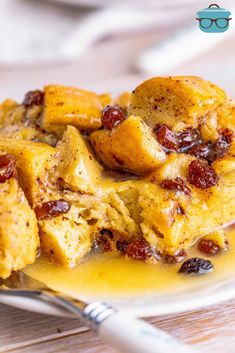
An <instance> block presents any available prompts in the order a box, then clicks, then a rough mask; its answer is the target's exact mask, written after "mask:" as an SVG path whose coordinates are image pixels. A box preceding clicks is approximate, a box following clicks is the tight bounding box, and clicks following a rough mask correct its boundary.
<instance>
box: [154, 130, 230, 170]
mask: <svg viewBox="0 0 235 353" xmlns="http://www.w3.org/2000/svg"><path fill="white" fill-rule="evenodd" d="M154 131H155V134H156V138H157V141H158V142H159V144H160V145H162V147H163V149H164V150H165V151H166V152H172V151H174V152H178V153H188V154H191V155H194V156H196V157H199V158H203V159H206V160H207V161H208V163H210V164H211V163H212V162H214V161H215V160H216V159H218V158H222V157H224V156H225V154H226V153H227V151H228V147H229V145H230V144H231V142H232V140H233V137H234V133H233V131H231V130H230V129H224V130H222V131H221V132H220V137H219V138H218V140H217V141H215V142H211V141H208V142H207V143H204V142H203V141H202V138H201V135H200V132H199V130H198V129H193V128H187V129H186V130H184V131H182V132H180V133H175V132H173V131H172V130H171V129H170V128H169V127H168V126H167V125H165V124H159V125H157V126H156V128H155V129H154Z"/></svg>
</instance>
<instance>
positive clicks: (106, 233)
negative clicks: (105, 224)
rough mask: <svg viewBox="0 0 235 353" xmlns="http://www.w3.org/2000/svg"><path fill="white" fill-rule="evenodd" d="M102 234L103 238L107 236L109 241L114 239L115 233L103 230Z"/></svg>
mask: <svg viewBox="0 0 235 353" xmlns="http://www.w3.org/2000/svg"><path fill="white" fill-rule="evenodd" d="M100 234H101V235H103V236H106V237H107V238H109V239H113V237H114V235H113V232H112V231H111V230H110V229H106V228H104V229H102V230H101V231H100Z"/></svg>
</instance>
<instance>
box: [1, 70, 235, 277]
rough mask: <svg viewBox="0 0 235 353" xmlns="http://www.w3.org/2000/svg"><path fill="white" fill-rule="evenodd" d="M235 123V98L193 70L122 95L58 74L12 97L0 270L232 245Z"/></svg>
mask: <svg viewBox="0 0 235 353" xmlns="http://www.w3.org/2000/svg"><path fill="white" fill-rule="evenodd" d="M234 134H235V102H234V101H232V100H231V99H230V98H228V97H227V96H226V94H225V92H224V91H223V90H222V89H221V88H219V87H217V86H216V85H214V84H212V83H211V82H208V81H206V80H203V79H202V78H199V77H193V76H179V77H155V78H152V79H149V80H147V81H145V82H143V83H142V84H141V85H140V86H138V87H137V88H136V89H134V90H133V92H132V93H128V92H125V93H123V94H121V95H120V96H119V97H117V98H115V99H113V98H112V97H111V96H110V95H109V94H101V95H98V94H96V93H93V92H89V91H85V90H82V89H78V88H73V87H65V86H61V85H49V86H46V87H45V88H44V90H43V91H40V90H35V91H30V92H28V93H27V94H26V95H25V97H24V99H23V101H22V103H17V102H15V101H13V100H10V99H7V100H5V101H4V102H3V103H2V105H1V106H0V189H1V194H0V200H1V202H0V208H1V212H0V250H1V252H0V263H1V266H0V276H1V277H4V278H6V277H8V276H9V275H10V274H11V272H12V271H16V270H19V269H22V268H23V267H24V266H26V265H27V264H31V263H33V262H34V261H35V260H36V257H37V256H40V255H39V254H42V255H43V256H46V257H48V258H49V259H51V260H53V261H55V262H57V263H59V264H62V265H64V266H67V267H73V266H75V265H77V264H79V262H80V261H81V260H82V259H83V258H84V257H85V256H86V255H87V254H88V253H90V252H97V251H101V252H104V251H105V252H113V253H121V254H123V257H124V256H125V257H131V258H133V259H135V260H139V261H146V262H150V263H156V264H157V263H158V262H159V261H163V262H166V263H172V262H177V261H183V260H184V259H185V258H186V256H187V249H188V248H190V247H191V246H192V245H193V244H195V242H198V247H199V249H200V250H201V252H202V253H206V254H217V253H218V252H220V251H223V250H226V249H227V248H228V247H229V244H228V242H227V239H226V236H225V234H224V232H223V226H224V225H225V224H227V223H230V222H232V221H233V220H234V219H235V201H234V197H235V176H234V170H235V139H234ZM38 249H40V251H38ZM199 260H200V261H201V262H200V261H199ZM199 260H198V259H196V260H195V259H194V263H193V264H192V263H191V264H189V265H188V263H187V261H189V260H187V261H186V262H185V263H184V264H183V266H182V268H181V272H182V271H183V272H188V273H189V267H190V266H191V267H192V266H194V268H199V270H200V268H202V267H203V266H202V267H200V266H201V264H202V261H203V259H199ZM198 261H199V262H200V263H199V262H198ZM202 265H203V264H202ZM198 266H199V267H198ZM206 266H207V267H208V270H210V269H211V267H210V264H209V265H208V264H205V263H204V268H206ZM199 270H198V272H200V271H199Z"/></svg>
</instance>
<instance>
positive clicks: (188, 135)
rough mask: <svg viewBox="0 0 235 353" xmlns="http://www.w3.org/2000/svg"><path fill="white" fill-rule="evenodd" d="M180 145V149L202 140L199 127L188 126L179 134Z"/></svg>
mask: <svg viewBox="0 0 235 353" xmlns="http://www.w3.org/2000/svg"><path fill="white" fill-rule="evenodd" d="M177 136H178V146H179V149H180V150H185V149H188V148H191V147H192V146H194V145H195V144H198V143H200V142H201V136H200V132H199V130H197V129H192V128H188V129H186V130H184V131H183V132H181V133H179V134H178V135H177Z"/></svg>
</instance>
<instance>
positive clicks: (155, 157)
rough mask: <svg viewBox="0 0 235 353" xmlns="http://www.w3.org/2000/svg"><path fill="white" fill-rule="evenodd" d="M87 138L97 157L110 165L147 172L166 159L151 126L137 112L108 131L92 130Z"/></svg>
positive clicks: (132, 170)
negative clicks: (137, 115) (136, 114)
mask: <svg viewBox="0 0 235 353" xmlns="http://www.w3.org/2000/svg"><path fill="white" fill-rule="evenodd" d="M90 141H91V144H92V146H93V148H94V150H95V152H96V153H97V155H98V157H99V158H100V159H101V160H102V161H103V162H104V164H105V165H106V166H107V167H109V168H111V169H116V170H118V169H121V170H127V171H131V172H134V173H137V174H138V173H146V172H148V171H150V170H153V169H155V168H157V167H158V166H159V165H161V164H162V163H163V162H164V161H165V159H166V154H165V152H164V151H163V150H162V148H161V147H160V145H159V144H158V142H157V141H156V139H155V138H154V135H153V132H152V131H151V129H150V128H149V127H148V126H147V125H146V124H145V123H144V121H143V120H142V119H141V118H140V117H136V116H130V117H128V118H127V119H126V120H125V121H124V122H123V123H122V124H120V125H118V126H117V128H115V129H114V130H113V131H111V132H110V131H109V130H105V129H104V130H99V131H95V132H93V133H92V134H91V136H90Z"/></svg>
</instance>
